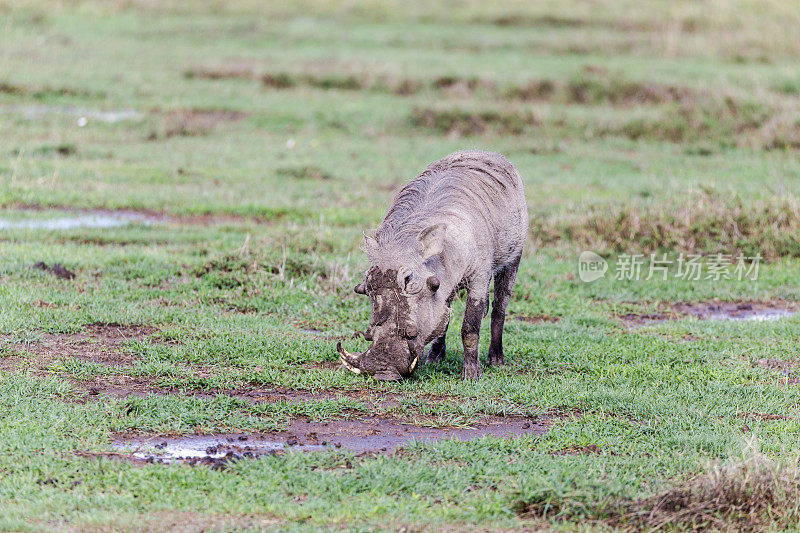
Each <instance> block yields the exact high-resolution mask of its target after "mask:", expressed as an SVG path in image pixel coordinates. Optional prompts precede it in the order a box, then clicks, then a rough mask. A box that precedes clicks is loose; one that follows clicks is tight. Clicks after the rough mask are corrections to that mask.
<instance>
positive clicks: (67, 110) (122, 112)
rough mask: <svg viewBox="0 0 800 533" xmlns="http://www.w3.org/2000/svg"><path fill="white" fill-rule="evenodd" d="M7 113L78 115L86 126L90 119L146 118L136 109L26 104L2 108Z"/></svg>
mask: <svg viewBox="0 0 800 533" xmlns="http://www.w3.org/2000/svg"><path fill="white" fill-rule="evenodd" d="M0 112H2V113H5V114H19V115H22V116H24V117H25V118H27V119H29V120H35V119H41V118H44V117H46V116H51V115H61V116H69V117H77V118H78V120H79V125H81V126H85V125H86V124H87V122H88V120H96V121H98V122H105V123H108V124H115V123H117V122H124V121H137V120H141V119H143V118H144V116H145V115H144V113H141V112H140V111H137V110H135V109H110V110H103V109H92V108H88V107H74V106H52V105H26V106H10V107H4V108H2V109H0Z"/></svg>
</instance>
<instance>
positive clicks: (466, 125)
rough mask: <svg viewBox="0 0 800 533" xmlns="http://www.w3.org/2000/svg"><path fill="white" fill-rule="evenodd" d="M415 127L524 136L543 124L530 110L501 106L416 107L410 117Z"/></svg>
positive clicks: (461, 133) (449, 132) (447, 132)
mask: <svg viewBox="0 0 800 533" xmlns="http://www.w3.org/2000/svg"><path fill="white" fill-rule="evenodd" d="M409 122H410V123H411V125H412V126H413V127H415V128H424V129H427V130H431V131H433V132H436V133H439V134H444V135H450V136H455V137H461V136H469V135H479V134H482V133H487V132H489V131H491V132H492V133H499V134H507V135H520V134H522V133H524V132H525V130H526V129H527V128H529V127H532V126H538V125H539V124H540V122H539V120H538V119H537V118H536V116H535V115H534V114H533V113H532V112H530V111H521V112H513V111H503V110H500V109H488V110H470V109H458V108H454V109H439V108H432V107H415V108H414V109H413V110H412V112H411V116H410V118H409Z"/></svg>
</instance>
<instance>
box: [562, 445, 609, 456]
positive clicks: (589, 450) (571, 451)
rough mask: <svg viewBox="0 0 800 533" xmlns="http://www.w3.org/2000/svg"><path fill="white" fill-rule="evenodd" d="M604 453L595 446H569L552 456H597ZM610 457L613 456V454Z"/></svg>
mask: <svg viewBox="0 0 800 533" xmlns="http://www.w3.org/2000/svg"><path fill="white" fill-rule="evenodd" d="M601 453H604V452H603V450H601V449H600V447H599V446H597V444H589V445H587V446H569V447H568V448H563V449H561V450H556V451H555V452H553V453H552V455H598V454H601ZM610 455H615V454H614V453H613V452H612V453H611V454H610Z"/></svg>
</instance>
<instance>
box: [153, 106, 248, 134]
mask: <svg viewBox="0 0 800 533" xmlns="http://www.w3.org/2000/svg"><path fill="white" fill-rule="evenodd" d="M245 117H247V114H246V113H244V112H242V111H231V110H226V109H172V110H169V111H166V112H165V113H163V114H161V115H160V116H159V117H158V118H159V119H160V124H158V126H157V127H156V128H155V129H154V130H153V131H151V132H150V133H149V134H148V135H147V140H149V141H155V140H159V139H168V138H170V137H198V136H202V135H208V134H210V133H211V132H212V131H213V130H214V129H215V128H216V127H217V126H218V125H219V124H221V123H226V122H237V121H240V120H243V119H244V118H245Z"/></svg>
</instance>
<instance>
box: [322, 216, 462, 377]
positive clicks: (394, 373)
mask: <svg viewBox="0 0 800 533" xmlns="http://www.w3.org/2000/svg"><path fill="white" fill-rule="evenodd" d="M443 238H444V226H443V225H436V226H433V227H431V228H428V229H427V230H425V231H423V232H422V233H420V236H419V246H418V247H417V249H412V250H408V249H404V250H398V251H395V252H394V253H391V254H388V255H389V256H390V257H391V260H390V261H386V259H385V257H386V255H385V254H381V255H382V256H383V257H382V258H383V260H382V261H380V266H379V265H374V266H372V267H371V268H370V269H369V270H368V271H367V274H366V276H365V279H364V282H363V283H359V284H358V285H356V287H355V289H354V290H355V292H357V293H358V294H364V295H366V296H369V298H370V300H371V302H372V319H371V323H370V326H369V328H368V329H367V330H366V331H365V332H363V335H364V338H365V339H366V340H368V341H370V342H371V343H372V344H371V345H370V346H369V348H367V350H366V351H365V352H363V353H360V354H351V353H348V352H347V351H345V350H344V348H342V344H341V343H339V344H337V346H336V348H337V350H338V351H339V355H340V356H341V361H342V364H344V366H345V367H346V368H347V369H348V370H350V371H351V372H355V373H356V374H362V373H363V374H368V375H370V376H372V377H374V378H375V379H378V380H382V381H386V380H397V379H401V378H403V377H407V376H409V375H411V373H413V372H414V370H415V369H416V368H417V366H418V365H419V363H420V358H422V357H423V352H424V349H425V345H427V344H428V343H429V342H431V341H432V340H434V339H435V338H437V337H439V336H440V335H441V334H442V333H444V331H445V329H446V328H447V323H448V321H449V319H450V308H449V306H448V305H447V297H448V296H449V294H444V292H446V291H444V290H439V285H440V280H439V276H437V275H436V273H435V272H434V270H433V268H434V267H435V265H433V264H431V263H432V262H433V263H435V262H436V260H435V259H434V260H432V261H428V260H429V259H431V258H432V257H433V256H435V255H438V254H440V253H441V251H442V243H443ZM376 246H378V245H377V243H376V242H375V241H374V240H373V239H371V238H369V237H368V238H367V248H368V251H369V249H370V248H371V247H376ZM412 248H414V247H412ZM370 255H371V256H374V255H375V253H374V249H373V250H372V251H371V252H370ZM387 263H391V264H387ZM439 264H441V261H439Z"/></svg>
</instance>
